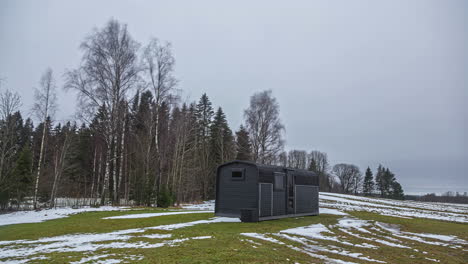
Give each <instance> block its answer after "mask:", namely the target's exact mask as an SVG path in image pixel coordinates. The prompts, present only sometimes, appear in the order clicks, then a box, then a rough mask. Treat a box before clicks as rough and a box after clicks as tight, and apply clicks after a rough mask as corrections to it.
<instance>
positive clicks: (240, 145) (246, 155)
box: [236, 125, 252, 160]
mask: <svg viewBox="0 0 468 264" xmlns="http://www.w3.org/2000/svg"><path fill="white" fill-rule="evenodd" d="M236 149H237V155H236V159H237V160H252V147H251V145H250V139H249V132H247V130H246V129H245V127H244V126H243V125H241V126H240V127H239V131H237V132H236Z"/></svg>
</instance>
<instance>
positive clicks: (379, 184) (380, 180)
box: [375, 165, 385, 197]
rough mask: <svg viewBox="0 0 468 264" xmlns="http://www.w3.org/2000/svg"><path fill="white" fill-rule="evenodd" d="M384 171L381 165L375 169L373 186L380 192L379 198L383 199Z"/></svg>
mask: <svg viewBox="0 0 468 264" xmlns="http://www.w3.org/2000/svg"><path fill="white" fill-rule="evenodd" d="M384 172H385V169H384V167H382V165H379V167H378V168H377V173H376V174H375V185H376V188H377V190H378V191H379V192H380V197H383V196H384V194H385V186H384V176H383V174H384Z"/></svg>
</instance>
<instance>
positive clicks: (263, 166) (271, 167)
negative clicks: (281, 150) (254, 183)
mask: <svg viewBox="0 0 468 264" xmlns="http://www.w3.org/2000/svg"><path fill="white" fill-rule="evenodd" d="M234 163H243V164H248V165H252V166H255V167H257V168H258V169H259V170H273V171H280V170H289V171H295V172H299V173H301V174H308V175H311V174H312V175H313V176H317V175H316V173H314V172H312V171H308V170H302V169H293V168H289V167H283V166H276V165H266V164H260V163H255V162H253V161H246V160H233V161H229V162H226V163H223V164H221V165H219V167H218V169H219V168H221V167H224V166H228V165H231V164H234Z"/></svg>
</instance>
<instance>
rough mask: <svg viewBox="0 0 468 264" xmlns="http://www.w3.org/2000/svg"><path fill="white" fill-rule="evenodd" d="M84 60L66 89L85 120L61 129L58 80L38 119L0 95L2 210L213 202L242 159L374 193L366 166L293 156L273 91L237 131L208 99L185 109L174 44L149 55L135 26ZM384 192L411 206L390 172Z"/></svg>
mask: <svg viewBox="0 0 468 264" xmlns="http://www.w3.org/2000/svg"><path fill="white" fill-rule="evenodd" d="M80 50H81V52H82V59H81V62H80V65H79V66H78V67H77V68H75V69H70V70H67V71H66V73H65V75H64V77H63V78H64V86H63V89H65V90H66V91H74V94H76V96H77V98H76V99H77V105H78V111H77V115H76V119H75V120H72V121H70V122H56V121H54V114H55V112H56V111H57V99H56V89H57V87H56V86H57V85H56V82H55V77H54V75H53V71H52V70H51V69H47V70H46V71H45V72H44V74H43V76H42V78H41V79H40V81H39V86H38V88H37V89H35V104H34V106H33V108H32V113H33V116H32V117H25V116H23V114H22V113H21V112H20V111H19V108H20V106H21V98H20V97H19V95H18V94H17V93H14V92H11V91H10V90H8V89H4V90H2V91H1V93H0V115H1V116H0V209H2V210H7V209H18V208H20V207H21V206H23V208H27V206H29V205H30V206H31V207H32V208H35V209H36V208H40V207H53V206H55V205H56V202H57V198H59V197H68V198H75V199H82V203H81V204H89V205H104V204H114V205H118V204H134V205H145V206H163V207H166V206H168V205H171V204H174V203H176V204H177V203H181V202H189V201H196V200H207V199H213V198H214V195H215V193H214V192H215V190H214V186H215V174H216V168H217V166H218V165H219V164H221V163H223V162H226V161H228V160H233V159H238V160H249V161H254V162H258V163H263V164H276V165H283V166H289V167H293V168H299V169H308V170H311V171H314V172H316V173H318V174H319V176H320V190H321V191H334V192H344V193H355V194H358V193H362V192H364V185H363V177H362V175H361V172H360V171H359V168H358V167H357V166H355V165H351V164H337V165H335V166H333V167H332V168H331V169H330V166H329V164H328V158H327V155H326V154H325V153H323V152H319V151H312V152H310V153H306V152H305V151H298V150H292V151H289V152H285V151H284V126H283V124H282V123H281V120H280V118H279V104H278V102H277V101H276V99H275V98H274V97H273V95H272V92H271V91H263V92H258V93H255V94H254V95H252V96H251V98H250V105H249V106H248V107H247V109H245V111H244V122H243V125H241V126H240V127H239V128H238V129H237V131H235V132H233V131H232V130H231V128H230V127H229V125H228V123H227V120H226V116H225V114H224V111H223V109H222V107H214V106H213V103H212V102H211V101H210V99H209V97H208V95H207V94H203V95H201V97H200V98H199V100H198V101H195V102H184V101H182V100H181V99H180V98H179V96H178V95H179V89H178V80H177V79H176V78H175V74H174V72H175V59H174V56H173V54H172V47H171V45H170V43H167V42H161V41H159V40H157V39H152V40H151V41H150V42H149V43H148V44H146V45H142V44H140V43H138V42H137V41H135V40H134V39H133V38H132V37H131V35H130V33H129V32H128V30H127V27H126V25H122V24H120V23H119V22H118V21H116V20H110V21H109V22H108V23H107V24H106V25H105V26H104V27H102V28H100V29H95V30H94V31H93V32H92V33H91V34H89V35H88V36H87V37H86V38H85V39H84V41H83V42H82V43H81V45H80ZM33 119H34V120H35V122H36V125H35V124H34V123H33V121H32V120H33ZM376 186H377V189H376V190H379V191H380V194H381V195H382V196H383V197H394V198H396V197H400V196H398V195H396V194H397V193H399V191H398V188H397V187H398V186H399V184H397V182H396V181H395V178H394V175H393V174H392V173H391V172H390V171H389V170H388V169H383V168H381V169H379V171H378V173H377V175H376ZM400 189H401V186H400ZM366 190H368V192H364V193H367V194H371V193H374V187H372V188H371V189H366ZM369 190H370V191H369ZM401 193H403V192H402V190H401ZM25 205H26V206H25Z"/></svg>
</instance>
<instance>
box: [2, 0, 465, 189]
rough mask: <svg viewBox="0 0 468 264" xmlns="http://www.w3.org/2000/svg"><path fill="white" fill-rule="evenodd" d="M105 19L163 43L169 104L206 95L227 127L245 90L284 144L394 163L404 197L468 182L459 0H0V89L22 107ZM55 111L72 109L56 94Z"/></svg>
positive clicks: (59, 76)
mask: <svg viewBox="0 0 468 264" xmlns="http://www.w3.org/2000/svg"><path fill="white" fill-rule="evenodd" d="M111 18H114V19H117V20H119V21H120V22H122V23H125V24H127V25H128V29H129V31H130V33H131V35H132V36H133V38H134V39H135V40H137V41H138V42H140V43H141V44H142V45H144V44H146V43H147V42H148V41H149V40H150V39H151V38H152V37H157V38H158V39H160V40H164V41H170V42H171V43H172V45H173V52H174V56H175V59H176V76H177V78H178V79H179V85H178V88H179V89H181V91H182V92H181V96H182V98H183V100H186V101H192V100H198V98H199V97H200V96H201V94H202V93H207V95H208V96H209V98H210V99H211V101H212V102H213V105H214V106H216V107H217V106H222V108H223V110H224V111H225V113H226V115H227V119H228V121H229V124H230V126H231V128H232V129H233V130H236V129H237V128H238V127H239V125H240V124H241V123H242V122H243V110H244V109H245V108H247V107H248V104H249V98H250V96H251V95H252V94H254V93H255V92H259V91H262V90H266V89H271V90H272V91H273V95H274V96H275V97H276V98H277V100H278V102H279V104H280V112H281V114H280V116H281V120H282V121H283V123H284V125H285V127H286V132H285V140H286V149H287V150H290V149H301V150H307V151H310V150H320V151H324V152H326V153H327V154H328V156H329V159H330V163H331V164H332V165H333V164H336V163H353V164H356V165H358V166H360V168H361V170H362V171H364V170H365V169H366V168H367V166H370V167H371V169H373V170H374V172H375V169H376V167H377V166H378V164H382V165H384V166H386V167H389V168H390V169H391V170H392V171H393V172H395V174H396V177H397V180H398V181H399V182H400V183H401V184H402V185H403V188H404V190H405V191H406V193H413V194H415V193H427V192H438V193H440V192H444V191H460V192H464V191H468V102H467V99H468V1H466V0H445V1H439V0H420V1H419V0H414V1H407V0H388V1H384V0H383V1H374V0H366V1H364V0H355V1H348V0H341V1H340V0H332V1H330V0H324V1H272V0H269V1H229V2H228V1H215V0H214V1H202V0H201V1H142V0H137V1H116V0H113V1H89V0H84V1H46V0H42V1H34V0H31V1H22V0H2V1H0V78H1V79H2V89H7V88H8V89H11V90H14V91H17V92H18V93H19V94H20V95H21V97H22V99H23V106H22V110H23V111H24V112H25V113H27V114H31V111H30V109H31V106H32V104H33V87H37V86H38V83H39V80H40V76H41V74H42V73H43V72H44V71H45V70H46V69H47V68H48V67H51V68H52V69H53V71H54V75H55V77H56V81H57V85H58V87H59V88H60V87H62V85H63V73H64V72H65V70H66V69H74V68H77V67H78V66H79V64H80V59H81V55H82V53H81V51H80V49H79V45H80V43H81V42H82V41H83V40H84V38H85V37H86V36H87V35H89V34H90V33H91V32H92V30H93V29H94V28H96V27H97V28H100V27H103V26H104V24H105V23H106V22H107V21H108V20H109V19H111ZM58 98H59V101H58V105H59V111H58V112H57V115H56V120H57V121H63V120H67V119H70V118H71V117H72V116H73V114H74V113H75V110H76V109H75V101H76V97H75V94H73V93H70V92H68V93H66V92H64V91H63V90H61V89H59V91H58Z"/></svg>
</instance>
